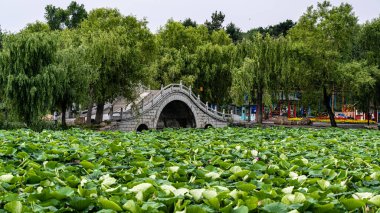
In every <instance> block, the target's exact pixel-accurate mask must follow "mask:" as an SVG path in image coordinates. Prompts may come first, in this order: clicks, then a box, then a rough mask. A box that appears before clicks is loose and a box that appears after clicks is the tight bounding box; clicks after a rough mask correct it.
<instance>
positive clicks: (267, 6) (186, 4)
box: [0, 0, 380, 32]
mask: <svg viewBox="0 0 380 213" xmlns="http://www.w3.org/2000/svg"><path fill="white" fill-rule="evenodd" d="M70 2H71V0H59V1H57V0H55V1H53V0H0V26H1V28H2V29H3V30H6V31H11V32H17V31H19V30H20V29H22V28H24V27H25V26H26V24H27V23H32V22H35V21H36V20H40V21H44V13H45V9H44V8H45V6H46V5H48V4H53V5H55V6H59V7H62V8H66V7H67V6H68V5H69V4H70ZM77 2H78V3H80V4H84V5H85V7H86V10H87V11H90V10H91V9H93V8H99V7H110V8H118V9H119V10H120V12H121V13H123V14H124V15H134V16H136V17H137V18H138V19H142V18H146V19H147V20H148V22H149V24H148V27H149V28H150V29H151V30H152V31H153V32H156V31H157V30H158V29H159V28H160V26H163V25H165V23H166V22H167V20H168V19H170V18H173V19H174V20H184V19H185V18H188V17H190V18H191V19H193V20H195V21H196V22H197V23H204V21H205V20H206V19H210V17H211V14H212V13H213V12H214V11H215V10H218V11H222V12H223V13H224V14H225V15H226V18H225V22H224V25H227V24H228V23H229V22H233V23H235V24H236V25H237V26H238V27H240V28H241V29H242V30H243V31H247V30H249V29H251V28H254V27H259V26H262V27H266V26H268V25H273V24H278V23H279V22H281V21H285V20H286V19H291V20H293V21H297V20H298V18H299V17H300V16H301V15H302V14H303V13H304V12H305V11H306V8H307V7H308V6H310V5H316V3H317V2H318V1H317V0H287V1H285V0H160V1H159V0H91V1H90V0H77ZM341 2H347V3H349V4H351V5H352V6H353V7H354V11H355V14H356V16H358V17H359V22H360V23H363V22H365V21H366V20H371V19H373V18H376V17H379V15H380V0H346V1H342V0H332V1H331V3H332V4H333V5H339V4H340V3H341Z"/></svg>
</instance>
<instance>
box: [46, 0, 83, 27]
mask: <svg viewBox="0 0 380 213" xmlns="http://www.w3.org/2000/svg"><path fill="white" fill-rule="evenodd" d="M86 18H87V11H86V9H85V8H84V5H83V4H81V5H79V4H78V3H76V2H75V1H72V2H71V3H70V5H69V6H68V7H67V8H66V9H62V8H60V7H55V6H53V5H51V4H50V5H47V6H46V7H45V19H46V20H47V23H48V25H49V27H50V29H51V30H63V29H64V28H65V27H67V28H69V29H73V28H77V27H79V25H80V23H81V22H82V21H83V20H85V19H86Z"/></svg>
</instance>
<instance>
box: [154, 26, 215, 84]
mask: <svg viewBox="0 0 380 213" xmlns="http://www.w3.org/2000/svg"><path fill="white" fill-rule="evenodd" d="M156 39H157V43H158V57H157V58H156V60H155V62H154V64H153V65H152V67H151V72H153V73H155V78H154V79H155V82H156V83H154V82H153V87H156V88H157V87H160V85H161V84H163V85H167V84H171V83H178V82H180V81H182V82H183V83H184V84H186V85H191V86H193V85H194V82H195V80H196V78H197V75H198V71H199V70H198V69H197V68H196V62H197V55H196V54H195V52H196V50H197V48H198V47H199V46H201V45H204V44H206V43H207V42H208V41H209V40H210V39H209V34H208V31H207V28H206V27H204V26H203V25H198V26H196V27H185V26H184V25H183V24H182V23H180V22H176V21H173V20H169V21H168V22H167V23H166V24H165V26H164V27H162V28H161V29H160V31H159V32H158V34H157V36H156Z"/></svg>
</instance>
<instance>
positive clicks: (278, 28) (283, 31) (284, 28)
mask: <svg viewBox="0 0 380 213" xmlns="http://www.w3.org/2000/svg"><path fill="white" fill-rule="evenodd" d="M294 25H296V23H294V22H293V21H292V20H289V19H287V20H286V21H284V22H280V23H278V24H276V25H270V26H268V27H266V28H263V27H258V28H254V29H251V30H248V32H246V33H245V37H247V38H249V37H252V36H254V35H256V34H257V33H261V34H262V35H265V34H269V35H271V36H273V37H279V36H281V35H282V36H286V35H287V34H288V31H289V30H290V29H291V28H292V27H294Z"/></svg>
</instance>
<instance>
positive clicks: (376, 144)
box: [0, 128, 380, 213]
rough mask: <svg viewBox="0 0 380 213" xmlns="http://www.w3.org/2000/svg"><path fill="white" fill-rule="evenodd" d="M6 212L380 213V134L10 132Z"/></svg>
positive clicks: (3, 161) (1, 198) (0, 179)
mask: <svg viewBox="0 0 380 213" xmlns="http://www.w3.org/2000/svg"><path fill="white" fill-rule="evenodd" d="M0 137H1V141H0V209H1V210H0V212H55V211H60V212H67V211H69V212H70V211H71V212H78V211H79V212H122V211H125V212H128V211H129V212H238V213H244V212H289V211H291V212H305V211H309V212H348V211H359V212H376V211H378V209H379V207H380V182H379V181H380V166H379V160H380V158H379V151H380V131H373V130H372V131H371V130H342V129H320V130H315V129H306V128H305V129H299V128H291V129H285V128H266V129H261V128H260V129H259V128H257V129H240V128H225V129H207V130H196V129H187V130H165V131H152V132H144V133H141V134H138V133H125V132H94V131H83V130H78V129H72V130H68V131H62V132H53V131H44V132H42V133H36V132H33V131H29V130H17V131H1V132H0Z"/></svg>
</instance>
